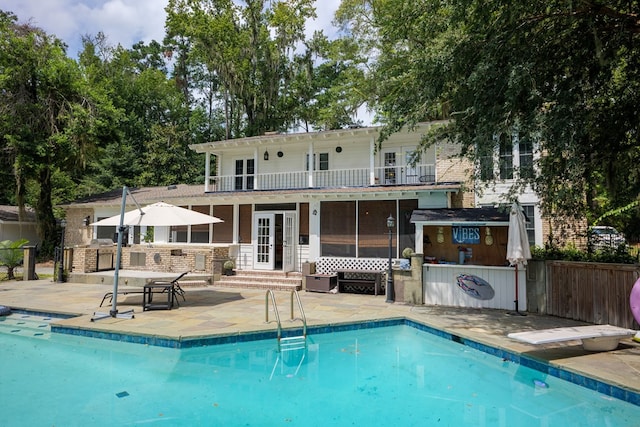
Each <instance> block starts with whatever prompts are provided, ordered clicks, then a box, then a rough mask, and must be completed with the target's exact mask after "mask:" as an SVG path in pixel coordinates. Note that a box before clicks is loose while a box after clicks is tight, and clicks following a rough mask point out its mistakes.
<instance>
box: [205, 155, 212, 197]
mask: <svg viewBox="0 0 640 427" xmlns="http://www.w3.org/2000/svg"><path fill="white" fill-rule="evenodd" d="M210 162H211V153H209V152H208V151H207V152H206V153H205V155H204V191H205V193H206V192H207V191H209V182H210V179H211V177H210V175H211V165H210Z"/></svg>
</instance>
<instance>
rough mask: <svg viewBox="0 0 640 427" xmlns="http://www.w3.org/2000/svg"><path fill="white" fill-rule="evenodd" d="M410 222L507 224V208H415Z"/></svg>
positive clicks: (467, 224)
mask: <svg viewBox="0 0 640 427" xmlns="http://www.w3.org/2000/svg"><path fill="white" fill-rule="evenodd" d="M411 222H412V223H414V224H421V225H438V226H448V225H451V226H457V225H460V226H471V225H479V226H480V225H490V226H505V227H507V226H509V209H508V208H494V207H481V208H460V209H416V210H414V211H413V212H412V213H411Z"/></svg>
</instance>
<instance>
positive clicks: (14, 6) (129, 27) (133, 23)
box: [0, 0, 167, 56]
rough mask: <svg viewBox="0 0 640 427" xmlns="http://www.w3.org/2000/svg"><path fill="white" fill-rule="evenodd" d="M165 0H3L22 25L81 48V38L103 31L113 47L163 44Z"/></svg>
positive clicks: (72, 49)
mask: <svg viewBox="0 0 640 427" xmlns="http://www.w3.org/2000/svg"><path fill="white" fill-rule="evenodd" d="M166 5H167V1H166V0H107V1H100V0H84V1H79V0H44V1H43V0H2V4H1V5H0V9H2V10H5V11H11V12H13V13H15V14H16V15H17V16H18V20H19V21H20V22H27V21H31V22H32V23H33V24H34V25H36V26H38V27H41V28H42V29H44V30H45V31H46V32H47V33H49V34H52V35H55V36H56V37H58V38H60V39H62V40H63V41H64V42H65V43H67V45H68V46H69V52H68V53H69V55H70V56H76V55H77V54H78V51H79V50H80V49H81V46H82V43H81V40H82V36H84V35H96V34H97V33H98V32H100V31H102V32H103V33H104V34H105V35H106V36H107V40H108V42H109V43H110V44H112V45H117V44H121V45H122V46H123V47H125V48H129V47H131V46H132V45H133V44H134V43H136V42H138V41H144V42H145V43H148V42H150V41H151V40H157V41H162V39H163V38H164V22H165V17H166V13H165V11H164V8H165V6H166Z"/></svg>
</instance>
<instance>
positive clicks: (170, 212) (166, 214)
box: [91, 187, 223, 321]
mask: <svg viewBox="0 0 640 427" xmlns="http://www.w3.org/2000/svg"><path fill="white" fill-rule="evenodd" d="M127 194H129V195H131V193H129V189H128V188H127V187H123V188H122V204H121V207H120V215H115V216H112V217H110V218H105V219H103V220H100V221H97V222H94V223H93V224H91V225H96V226H114V225H117V226H118V246H117V249H116V265H115V271H114V274H113V299H112V301H111V310H110V311H109V313H108V314H107V313H94V317H93V318H92V319H91V320H92V321H93V320H98V319H104V318H106V317H125V318H132V317H133V310H130V311H129V312H127V313H120V314H118V278H119V275H118V274H119V270H120V261H121V259H122V235H123V234H124V232H125V230H126V227H127V226H133V225H141V226H142V225H146V226H157V227H162V226H172V225H197V224H215V223H218V222H223V220H221V219H220V218H216V217H215V216H211V215H205V214H202V213H200V212H196V211H192V210H189V209H184V208H181V207H179V206H174V205H170V204H168V203H164V202H158V203H154V204H151V205H148V206H145V207H144V208H141V207H140V206H138V203H137V202H136V206H137V209H134V210H132V211H129V212H126V213H125V211H124V210H125V206H126V203H127ZM132 198H133V196H132ZM134 201H135V199H134Z"/></svg>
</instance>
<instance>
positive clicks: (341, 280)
mask: <svg viewBox="0 0 640 427" xmlns="http://www.w3.org/2000/svg"><path fill="white" fill-rule="evenodd" d="M336 274H337V275H338V291H339V292H345V291H347V290H348V289H351V290H357V291H362V292H363V293H365V291H368V290H373V294H374V295H376V296H377V295H378V294H380V293H381V283H382V275H383V274H384V271H371V270H353V269H347V270H337V271H336Z"/></svg>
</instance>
